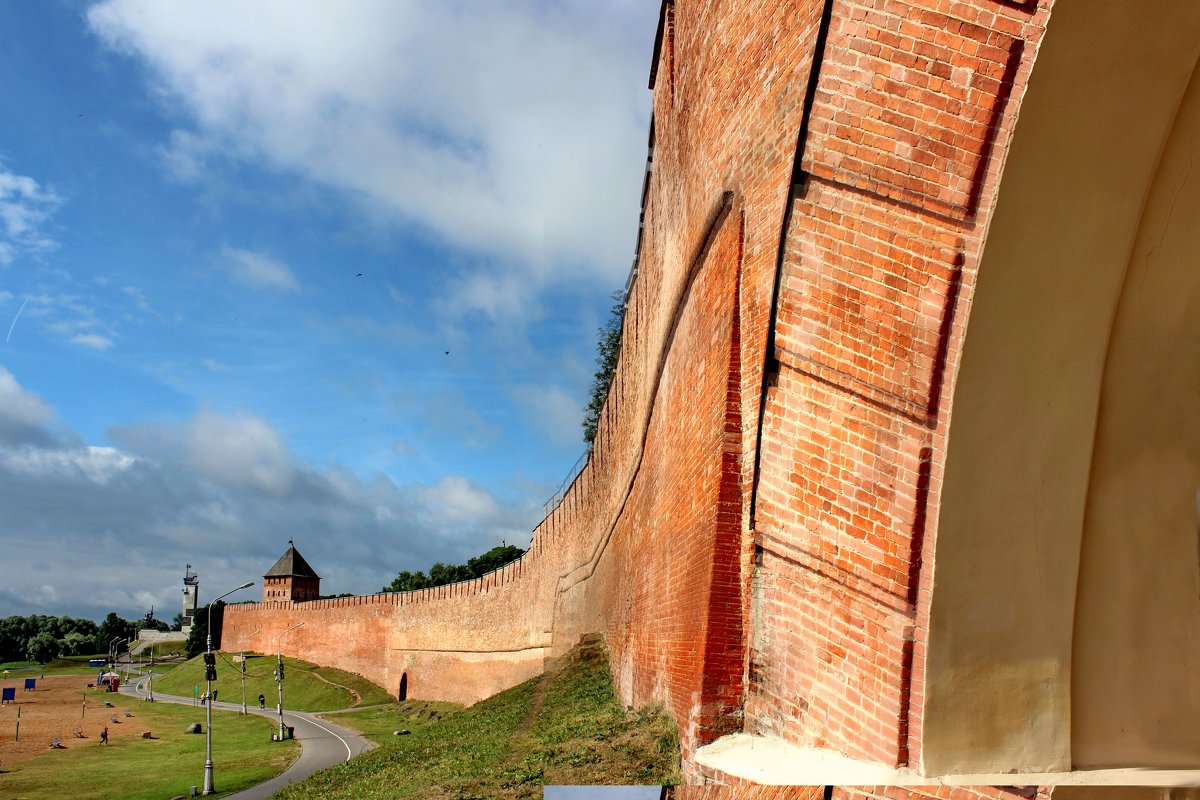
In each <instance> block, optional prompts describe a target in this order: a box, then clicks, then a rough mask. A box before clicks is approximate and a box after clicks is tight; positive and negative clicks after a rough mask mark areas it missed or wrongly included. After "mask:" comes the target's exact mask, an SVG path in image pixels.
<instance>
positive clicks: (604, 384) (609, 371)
mask: <svg viewBox="0 0 1200 800" xmlns="http://www.w3.org/2000/svg"><path fill="white" fill-rule="evenodd" d="M611 297H612V301H613V306H612V308H611V309H609V312H608V322H606V323H605V324H604V327H602V328H598V329H597V330H596V333H597V336H598V341H597V342H596V367H597V369H596V373H595V375H594V376H593V377H592V389H591V394H590V399H589V400H588V404H587V407H586V408H585V409H584V413H583V440H584V441H585V442H587V443H588V444H589V445H591V443H592V442H593V441H594V440H595V439H596V426H597V425H598V424H599V423H600V409H601V408H603V407H604V400H605V398H606V397H608V387H609V385H610V384H612V378H613V373H614V372H616V369H617V356H618V355H619V354H620V352H621V327H622V323H623V322H624V320H625V292H624V291H623V290H621V289H617V290H616V291H615V292H613V293H612V295H611Z"/></svg>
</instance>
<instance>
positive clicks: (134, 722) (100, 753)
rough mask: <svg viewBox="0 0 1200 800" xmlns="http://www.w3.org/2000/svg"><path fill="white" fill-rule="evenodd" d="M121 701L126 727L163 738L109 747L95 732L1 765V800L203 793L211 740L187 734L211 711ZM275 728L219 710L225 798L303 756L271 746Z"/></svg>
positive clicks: (216, 729)
mask: <svg viewBox="0 0 1200 800" xmlns="http://www.w3.org/2000/svg"><path fill="white" fill-rule="evenodd" d="M121 699H122V700H123V701H131V702H129V703H128V705H127V706H126V705H125V704H124V703H122V706H123V707H128V708H130V709H131V710H132V711H133V713H134V717H133V718H126V719H122V721H121V723H120V724H121V725H131V726H134V727H136V729H137V730H138V731H139V732H140V731H143V730H149V731H152V732H153V733H154V736H155V737H157V738H154V739H141V738H133V739H113V740H111V741H110V743H109V744H108V746H106V747H102V746H100V740H99V739H98V738H96V736H95V734H94V732H93V733H90V734H89V736H90V738H88V739H70V740H67V741H66V742H64V744H65V745H66V746H67V748H68V749H67V750H47V751H46V752H45V753H43V754H42V755H40V756H37V757H36V758H32V759H30V760H28V761H19V762H16V763H14V764H11V765H9V764H0V797H4V798H10V797H19V798H22V800H58V799H59V798H64V797H70V798H73V799H74V800H89V798H95V799H96V800H111V798H114V797H120V798H123V800H165V798H168V797H174V796H176V795H186V794H187V793H188V788H189V787H191V786H197V787H201V788H203V786H204V739H205V737H204V736H202V735H196V734H187V733H184V732H183V731H184V728H185V727H187V725H188V724H190V723H192V722H199V723H201V724H203V723H204V709H200V708H192V707H190V706H181V705H175V704H172V703H146V702H140V701H136V700H132V698H128V697H122V698H121ZM93 727H94V726H93ZM110 727H111V726H110ZM274 729H275V728H274V724H273V723H272V721H271V720H269V719H264V718H262V717H259V716H255V715H247V716H242V715H241V714H237V713H233V712H221V711H218V712H214V714H213V764H214V778H215V780H214V783H215V785H216V788H217V790H218V792H219V794H228V793H230V792H234V791H238V790H241V789H245V788H247V787H248V786H253V785H254V784H256V783H259V782H261V781H264V780H266V779H268V778H271V777H273V776H275V775H277V774H279V773H280V772H282V771H283V770H284V769H286V768H287V766H288V765H289V764H290V763H291V762H292V761H293V760H294V759H295V758H296V756H298V755H299V753H300V745H299V743H298V742H295V741H287V742H282V743H279V742H272V741H271V733H272V731H273V730H274Z"/></svg>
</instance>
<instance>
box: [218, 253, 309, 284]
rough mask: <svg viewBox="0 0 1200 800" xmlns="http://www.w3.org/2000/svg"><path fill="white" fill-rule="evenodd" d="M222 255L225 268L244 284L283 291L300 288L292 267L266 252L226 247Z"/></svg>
mask: <svg viewBox="0 0 1200 800" xmlns="http://www.w3.org/2000/svg"><path fill="white" fill-rule="evenodd" d="M221 255H222V259H223V262H224V267H225V269H226V270H228V271H229V274H230V275H232V276H233V279H234V280H235V281H237V282H238V283H241V284H243V285H244V286H250V287H252V288H255V289H274V290H277V291H282V292H294V291H296V290H298V289H299V288H300V284H299V282H297V280H296V276H295V275H294V274H292V270H291V268H290V267H288V265H287V264H285V263H283V262H282V261H280V260H279V259H277V258H273V257H271V256H269V255H267V254H266V253H255V252H253V251H251V250H239V249H237V248H235V247H225V248H223V249H222V250H221Z"/></svg>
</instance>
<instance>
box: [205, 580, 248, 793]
mask: <svg viewBox="0 0 1200 800" xmlns="http://www.w3.org/2000/svg"><path fill="white" fill-rule="evenodd" d="M253 585H254V581H247V582H246V583H243V584H242V585H241V586H239V587H237V588H236V589H230V590H229V591H228V592H226V593H225V594H223V595H221V596H220V597H218V598H216V600H213V601H212V602H211V603H209V604H208V631H207V640H206V642H205V645H204V673H205V674H204V678H205V681H206V682H207V683H208V700H206V701H205V703H204V708H205V714H204V716H205V718H206V719H205V722H206V725H205V733H207V734H208V735H207V736H206V737H205V742H204V794H212V793H213V792H215V791H216V789H214V788H213V761H212V704H213V701H212V682H213V678H215V677H216V672H217V670H216V663H217V660H216V657H215V656H213V651H212V607H213V605H214V604H216V603H217V601H219V600H222V599H224V598H226V597H229V595H231V594H233V593H234V592H240V591H241V590H242V589H249V588H250V587H251V586H253Z"/></svg>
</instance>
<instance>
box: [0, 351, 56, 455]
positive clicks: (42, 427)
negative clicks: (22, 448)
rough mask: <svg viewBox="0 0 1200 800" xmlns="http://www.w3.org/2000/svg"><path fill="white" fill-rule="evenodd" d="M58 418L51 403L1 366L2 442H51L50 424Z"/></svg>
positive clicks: (0, 427)
mask: <svg viewBox="0 0 1200 800" xmlns="http://www.w3.org/2000/svg"><path fill="white" fill-rule="evenodd" d="M53 418H54V412H53V411H52V410H51V408H50V406H49V405H47V404H46V403H45V401H43V400H42V398H40V397H38V396H37V395H36V394H34V393H33V392H30V391H27V390H25V389H24V388H22V387H21V385H20V384H19V383H17V379H16V378H15V377H13V374H12V373H11V372H9V371H8V370H7V369H5V368H4V367H3V366H0V443H10V444H24V443H30V442H42V443H46V442H51V441H54V438H55V437H54V436H53V435H52V434H50V433H49V432H48V430H46V429H47V427H48V426H49V425H50V423H51V421H52V420H53Z"/></svg>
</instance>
